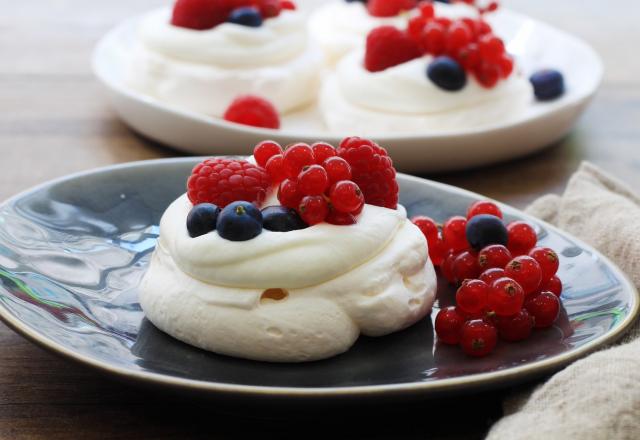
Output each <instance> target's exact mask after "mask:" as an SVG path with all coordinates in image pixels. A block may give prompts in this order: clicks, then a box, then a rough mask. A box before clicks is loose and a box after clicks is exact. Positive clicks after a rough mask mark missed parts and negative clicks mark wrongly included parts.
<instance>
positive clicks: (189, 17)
mask: <svg viewBox="0 0 640 440" xmlns="http://www.w3.org/2000/svg"><path fill="white" fill-rule="evenodd" d="M229 12H231V9H230V8H229V6H228V5H227V2H225V1H224V0H178V1H176V4H175V6H174V7H173V14H172V17H171V24H172V25H174V26H178V27H184V28H188V29H196V30H205V29H211V28H213V27H215V26H217V25H219V24H221V23H224V22H225V21H226V19H227V17H228V15H229Z"/></svg>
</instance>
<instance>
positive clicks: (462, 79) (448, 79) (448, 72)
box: [427, 56, 467, 92]
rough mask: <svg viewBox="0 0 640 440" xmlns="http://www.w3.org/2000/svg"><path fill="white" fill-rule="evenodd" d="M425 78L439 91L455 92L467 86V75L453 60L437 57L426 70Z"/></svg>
mask: <svg viewBox="0 0 640 440" xmlns="http://www.w3.org/2000/svg"><path fill="white" fill-rule="evenodd" d="M427 76H428V77H429V79H430V80H431V81H433V83H434V84H435V85H437V86H438V87H440V88H441V89H444V90H447V91H450V92H455V91H457V90H460V89H462V88H463V87H464V86H465V85H466V84H467V74H466V72H465V71H464V69H463V68H462V66H461V65H460V64H459V63H458V62H457V61H456V60H454V59H453V58H450V57H445V56H443V57H437V58H435V59H434V60H433V61H431V64H429V67H428V68H427Z"/></svg>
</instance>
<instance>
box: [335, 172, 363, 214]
mask: <svg viewBox="0 0 640 440" xmlns="http://www.w3.org/2000/svg"><path fill="white" fill-rule="evenodd" d="M329 198H330V199H331V204H332V205H333V207H334V208H335V209H336V211H340V212H348V213H351V212H355V211H357V210H358V209H359V208H360V207H361V206H362V205H363V204H364V195H363V194H362V191H360V187H358V185H357V184H356V183H355V182H352V181H351V180H341V181H339V182H337V183H335V184H334V185H333V186H332V187H331V190H330V191H329Z"/></svg>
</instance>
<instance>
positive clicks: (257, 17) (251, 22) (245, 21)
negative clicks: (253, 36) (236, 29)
mask: <svg viewBox="0 0 640 440" xmlns="http://www.w3.org/2000/svg"><path fill="white" fill-rule="evenodd" d="M227 21H228V22H229V23H233V24H239V25H240V26H249V27H260V26H262V15H261V14H260V11H259V10H258V9H257V8H254V7H252V6H245V7H242V8H237V9H234V10H233V11H231V14H229V18H227Z"/></svg>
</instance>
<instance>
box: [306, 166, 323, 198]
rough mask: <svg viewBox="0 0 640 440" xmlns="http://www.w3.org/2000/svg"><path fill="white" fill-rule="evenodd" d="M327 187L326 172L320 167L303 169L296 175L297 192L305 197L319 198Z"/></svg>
mask: <svg viewBox="0 0 640 440" xmlns="http://www.w3.org/2000/svg"><path fill="white" fill-rule="evenodd" d="M328 187H329V177H328V176H327V172H326V171H325V170H324V168H322V167H321V166H320V165H311V166H310V167H304V168H303V169H302V172H301V173H300V174H299V175H298V191H300V194H303V195H305V196H319V195H320V194H323V193H324V192H325V191H326V190H327V188H328Z"/></svg>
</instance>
